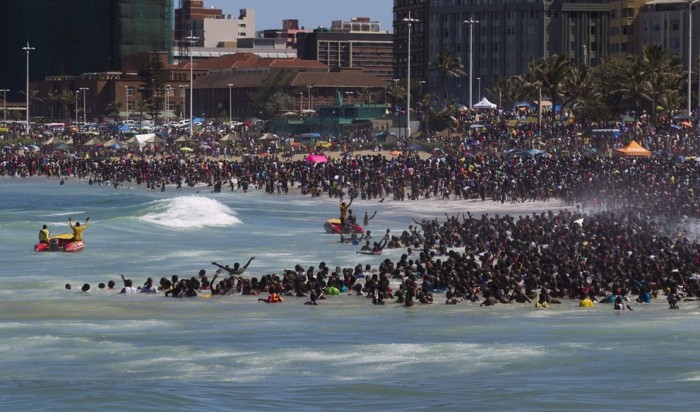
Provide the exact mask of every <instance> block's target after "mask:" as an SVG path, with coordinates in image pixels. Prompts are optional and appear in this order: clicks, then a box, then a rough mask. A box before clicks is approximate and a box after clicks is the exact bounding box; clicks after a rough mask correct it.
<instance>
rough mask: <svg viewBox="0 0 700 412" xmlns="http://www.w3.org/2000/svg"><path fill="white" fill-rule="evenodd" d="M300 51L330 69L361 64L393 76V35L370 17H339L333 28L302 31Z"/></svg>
mask: <svg viewBox="0 0 700 412" xmlns="http://www.w3.org/2000/svg"><path fill="white" fill-rule="evenodd" d="M298 53H299V57H300V58H302V59H306V60H318V61H319V62H321V63H324V64H326V65H328V67H329V68H331V69H350V68H360V69H362V71H364V72H366V73H372V74H374V75H376V76H379V77H382V78H384V79H391V78H392V76H393V65H392V61H393V36H392V35H391V34H390V33H386V32H382V31H381V30H380V26H379V23H378V22H376V21H374V22H373V21H371V20H370V19H369V18H367V17H358V18H353V19H351V20H348V21H343V20H336V21H333V22H332V23H331V29H330V30H329V29H315V30H314V31H313V33H304V34H300V35H299V38H298Z"/></svg>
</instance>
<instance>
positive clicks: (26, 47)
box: [22, 42, 35, 136]
mask: <svg viewBox="0 0 700 412" xmlns="http://www.w3.org/2000/svg"><path fill="white" fill-rule="evenodd" d="M34 49H35V48H34V47H32V46H30V45H29V42H27V45H26V46H24V47H22V50H24V51H26V52H27V89H26V90H27V96H26V97H27V113H26V114H27V136H29V52H31V51H32V50H34Z"/></svg>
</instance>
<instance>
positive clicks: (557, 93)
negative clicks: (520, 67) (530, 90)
mask: <svg viewBox="0 0 700 412" xmlns="http://www.w3.org/2000/svg"><path fill="white" fill-rule="evenodd" d="M528 69H529V71H530V76H531V79H532V81H531V83H532V84H538V85H539V86H540V87H542V91H543V92H544V93H545V95H547V96H548V97H549V98H550V99H551V100H552V110H553V112H552V113H553V114H554V115H555V116H553V119H554V118H556V107H557V103H559V102H561V101H562V100H563V92H564V88H565V83H566V81H567V78H568V77H569V76H570V75H571V67H570V66H569V60H568V58H567V57H566V56H565V55H557V54H554V55H552V56H550V57H549V58H540V59H537V60H531V61H530V62H529V63H528Z"/></svg>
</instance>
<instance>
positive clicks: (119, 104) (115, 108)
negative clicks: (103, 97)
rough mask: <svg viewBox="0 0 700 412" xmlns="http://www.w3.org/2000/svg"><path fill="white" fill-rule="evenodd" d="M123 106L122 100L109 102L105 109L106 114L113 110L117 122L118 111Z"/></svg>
mask: <svg viewBox="0 0 700 412" xmlns="http://www.w3.org/2000/svg"><path fill="white" fill-rule="evenodd" d="M123 106H124V104H123V103H122V102H117V101H113V102H109V104H108V105H107V107H106V109H105V111H106V113H107V115H109V114H110V113H112V112H114V121H115V122H116V123H119V113H120V112H121V111H122V107H123Z"/></svg>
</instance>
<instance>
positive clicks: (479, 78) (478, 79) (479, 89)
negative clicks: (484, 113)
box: [476, 77, 481, 101]
mask: <svg viewBox="0 0 700 412" xmlns="http://www.w3.org/2000/svg"><path fill="white" fill-rule="evenodd" d="M476 83H477V85H478V87H477V90H478V91H479V94H478V96H479V98H478V99H477V100H479V101H481V77H477V78H476Z"/></svg>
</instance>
